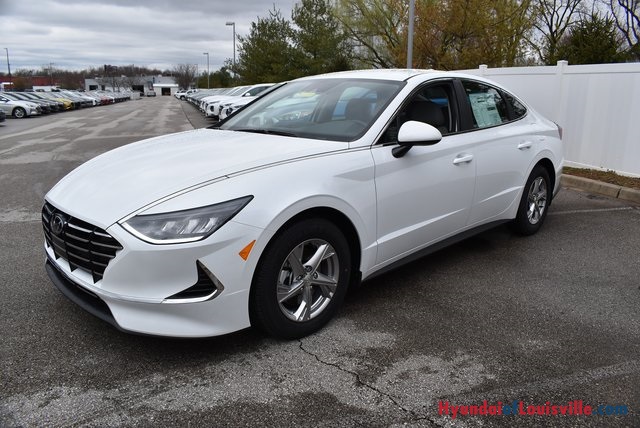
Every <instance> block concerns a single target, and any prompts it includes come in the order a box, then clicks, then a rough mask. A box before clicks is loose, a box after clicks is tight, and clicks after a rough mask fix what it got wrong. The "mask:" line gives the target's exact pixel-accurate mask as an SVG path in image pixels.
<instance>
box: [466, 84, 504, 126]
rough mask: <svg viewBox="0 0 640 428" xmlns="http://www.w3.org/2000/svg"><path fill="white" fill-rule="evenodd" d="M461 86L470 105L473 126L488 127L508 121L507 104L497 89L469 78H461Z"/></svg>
mask: <svg viewBox="0 0 640 428" xmlns="http://www.w3.org/2000/svg"><path fill="white" fill-rule="evenodd" d="M462 86H463V87H464V91H465V94H466V97H467V99H468V100H469V105H470V106H471V115H472V119H473V127H474V128H476V129H477V128H489V127H491V126H496V125H501V124H503V123H505V122H508V121H509V111H508V109H507V104H506V102H505V100H504V98H503V97H502V95H500V92H498V90H497V89H495V88H492V87H491V86H488V85H485V84H482V83H479V82H473V81H469V80H463V81H462Z"/></svg>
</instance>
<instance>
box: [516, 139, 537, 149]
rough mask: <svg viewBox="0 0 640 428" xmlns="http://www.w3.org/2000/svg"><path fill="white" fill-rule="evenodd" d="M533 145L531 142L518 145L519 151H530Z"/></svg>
mask: <svg viewBox="0 0 640 428" xmlns="http://www.w3.org/2000/svg"><path fill="white" fill-rule="evenodd" d="M532 145H533V143H532V142H531V141H525V142H524V143H520V144H518V149H519V150H524V149H530V148H531V146H532Z"/></svg>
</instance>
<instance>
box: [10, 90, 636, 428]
mask: <svg viewBox="0 0 640 428" xmlns="http://www.w3.org/2000/svg"><path fill="white" fill-rule="evenodd" d="M206 125H207V121H206V120H205V119H204V118H202V117H201V115H200V114H199V113H197V112H196V111H195V110H194V109H193V108H192V107H191V106H189V105H186V104H184V103H180V102H179V101H178V100H175V99H174V98H168V97H156V98H155V99H143V100H140V101H130V102H127V103H123V104H116V105H113V106H107V107H102V108H95V109H87V110H80V111H77V112H70V113H62V114H57V115H52V116H47V117H42V118H35V119H27V120H21V121H20V120H13V119H7V121H6V122H5V123H4V125H0V178H1V180H2V186H0V201H2V202H1V205H0V236H1V237H2V243H3V245H2V247H1V249H0V266H2V269H0V313H1V314H2V323H0V335H1V337H2V341H1V342H0V353H1V354H0V355H1V357H2V358H1V360H0V361H1V363H0V365H1V370H2V371H1V377H0V426H2V427H14V426H56V427H57V426H65V427H66V426H92V427H109V426H176V427H185V426H217V427H218V426H220V427H224V426H229V427H252V426H279V427H280V426H282V427H284V426H287V427H288V426H291V427H296V426H305V427H308V426H322V427H334V426H335V427H399V426H412V427H434V426H442V427H448V426H456V427H457V426H461V427H479V426H483V427H492V426H514V425H517V426H522V427H539V426H571V427H573V426H629V427H631V426H640V417H639V414H638V412H639V409H640V388H638V385H640V357H639V355H640V315H639V311H638V308H639V307H640V282H639V280H638V278H640V256H638V255H639V254H640V208H639V207H637V206H634V205H632V204H626V203H624V202H622V201H620V200H612V199H608V198H605V197H600V196H595V195H590V194H588V193H582V192H577V191H573V190H568V189H564V190H563V192H561V194H560V196H559V197H558V199H557V200H555V201H554V203H553V205H552V206H551V209H550V212H549V217H548V218H547V222H546V224H545V226H544V227H543V229H542V230H541V231H540V233H539V234H537V235H535V236H532V237H529V238H520V237H517V236H514V235H512V234H511V233H510V232H509V230H508V229H507V228H506V227H500V228H497V229H494V230H491V231H488V232H485V233H482V234H480V235H478V236H476V237H474V238H471V239H468V240H466V241H464V242H461V243H459V244H456V245H454V246H452V247H449V248H447V249H444V250H442V251H439V252H437V253H435V254H432V255H431V256H428V257H426V258H424V259H420V260H418V261H416V262H413V263H411V264H409V265H407V266H405V267H402V268H400V269H398V270H395V271H393V272H390V273H388V274H385V275H383V276H380V277H378V278H376V279H374V280H371V281H368V282H365V283H364V284H362V285H361V286H360V287H358V288H357V289H354V290H351V291H350V293H349V294H348V296H347V298H346V301H345V305H344V307H343V309H342V310H341V311H340V313H339V315H338V317H337V318H336V319H335V320H334V321H333V322H331V323H330V324H329V325H328V326H327V327H326V328H324V329H323V330H321V331H320V332H318V333H316V334H314V335H311V336H309V337H306V338H304V339H302V340H299V341H280V340H275V339H272V338H269V337H265V336H263V335H262V334H260V333H259V332H257V331H254V330H251V329H248V330H244V331H241V332H238V333H235V334H231V335H227V336H223V337H217V338H210V339H197V340H193V339H192V340H178V339H163V338H154V337H141V336H134V335H128V334H124V333H121V332H119V331H117V330H115V329H113V328H112V327H110V326H109V325H107V324H105V323H103V322H101V321H100V320H98V319H96V318H94V317H92V316H91V315H89V314H88V313H86V312H84V311H83V310H82V309H80V308H79V307H77V306H75V305H74V304H72V303H71V302H69V301H68V300H67V299H66V298H65V297H64V296H62V294H60V292H58V291H57V290H56V289H55V288H54V287H53V285H52V284H51V283H50V281H49V280H48V278H47V276H46V274H45V272H44V252H43V249H42V232H41V226H40V223H39V210H40V207H41V203H42V197H43V196H44V193H45V192H46V191H47V190H48V189H49V188H50V187H51V186H52V185H53V184H54V183H55V182H56V181H57V180H59V179H60V178H61V177H62V176H63V175H64V174H66V173H67V172H68V171H70V170H71V169H72V168H73V167H75V166H76V165H78V164H80V163H81V162H84V161H85V160H88V159H89V158H91V157H93V156H95V155H97V154H99V153H101V152H104V151H106V150H109V149H111V148H114V147H118V146H120V145H123V144H126V143H129V142H132V141H136V140H139V139H141V138H145V137H147V136H152V135H158V134H163V133H167V132H173V131H181V130H184V129H190V128H191V127H192V126H195V127H202V126H206ZM440 400H443V401H448V402H450V403H451V404H455V405H470V404H482V402H483V400H488V401H489V402H490V403H497V402H502V403H511V402H513V401H514V400H519V401H522V402H524V403H527V404H544V403H545V402H547V401H549V402H552V403H557V404H565V403H566V402H568V401H570V400H583V401H584V402H585V403H586V404H594V405H597V404H614V405H617V404H626V405H628V406H629V408H630V410H631V414H629V415H627V416H609V417H605V416H592V417H586V416H580V417H576V416H571V417H570V416H564V417H559V416H555V417H551V416H522V417H518V416H500V417H489V416H484V417H480V416H458V417H457V418H456V419H452V418H451V417H450V416H444V415H439V414H438V403H439V401H440Z"/></svg>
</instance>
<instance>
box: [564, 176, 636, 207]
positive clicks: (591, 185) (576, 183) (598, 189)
mask: <svg viewBox="0 0 640 428" xmlns="http://www.w3.org/2000/svg"><path fill="white" fill-rule="evenodd" d="M560 183H561V184H562V185H563V186H565V187H571V188H574V189H580V190H585V191H587V192H590V193H597V194H600V195H605V196H609V197H612V198H618V199H623V200H625V201H630V202H635V203H637V204H640V190H638V189H632V188H629V187H622V186H617V185H615V184H609V183H604V182H602V181H597V180H591V179H590V178H583V177H578V176H575V175H568V174H562V178H561V181H560Z"/></svg>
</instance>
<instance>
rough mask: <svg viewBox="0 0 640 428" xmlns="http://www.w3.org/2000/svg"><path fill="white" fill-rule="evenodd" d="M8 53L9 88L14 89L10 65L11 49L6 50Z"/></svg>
mask: <svg viewBox="0 0 640 428" xmlns="http://www.w3.org/2000/svg"><path fill="white" fill-rule="evenodd" d="M4 50H5V51H7V69H8V70H9V86H10V88H11V89H13V81H12V80H11V64H9V48H4Z"/></svg>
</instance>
